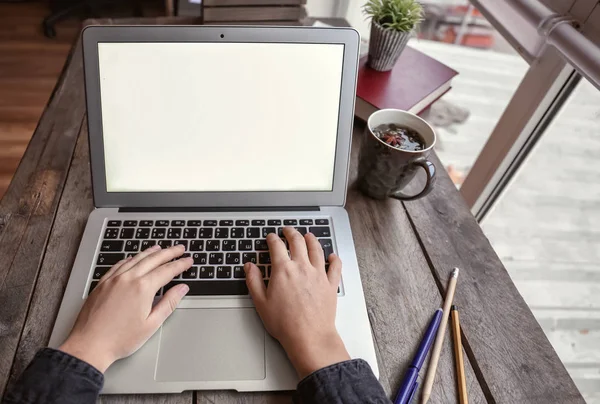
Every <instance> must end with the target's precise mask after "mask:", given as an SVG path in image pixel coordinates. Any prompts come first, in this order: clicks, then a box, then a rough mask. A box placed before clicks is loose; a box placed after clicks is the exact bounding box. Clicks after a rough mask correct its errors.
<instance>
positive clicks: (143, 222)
mask: <svg viewBox="0 0 600 404" xmlns="http://www.w3.org/2000/svg"><path fill="white" fill-rule="evenodd" d="M153 224H154V221H153V220H141V221H140V226H142V227H150V226H152V225H153Z"/></svg>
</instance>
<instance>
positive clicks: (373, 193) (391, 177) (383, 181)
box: [358, 109, 436, 201]
mask: <svg viewBox="0 0 600 404" xmlns="http://www.w3.org/2000/svg"><path fill="white" fill-rule="evenodd" d="M392 123H394V124H396V125H398V126H404V127H408V128H410V129H413V130H415V131H416V132H417V133H419V135H421V137H422V138H423V140H424V141H425V148H424V149H423V150H419V151H410V150H402V149H397V148H396V147H394V146H390V145H389V144H387V143H385V142H384V141H382V140H381V139H379V137H377V135H375V134H374V133H373V130H372V129H373V128H376V127H377V126H379V125H381V124H392ZM435 140H436V136H435V131H434V130H433V128H432V127H431V126H430V125H429V124H428V123H427V122H425V121H424V120H423V119H422V118H420V117H418V116H416V115H415V114H412V113H410V112H407V111H402V110H399V109H382V110H379V111H376V112H374V113H373V114H371V116H370V117H369V119H368V120H367V127H366V128H365V134H364V136H363V140H362V145H361V149H360V157H359V163H358V187H359V189H360V190H361V191H362V192H364V193H365V194H367V195H368V196H370V197H372V198H375V199H384V198H387V197H391V198H396V199H400V200H403V201H411V200H414V199H418V198H421V197H423V196H425V195H427V194H428V193H429V191H431V189H432V188H433V183H434V181H435V166H434V165H433V163H431V162H430V161H429V160H427V157H428V156H429V153H430V152H431V150H432V149H433V146H434V145H435ZM419 168H422V169H423V170H424V171H425V173H426V175H427V182H426V183H425V187H424V188H423V190H422V191H421V192H419V193H417V194H415V195H406V194H404V193H402V192H401V191H402V189H403V188H404V187H406V185H408V183H409V182H410V181H411V180H412V179H413V178H414V177H415V175H416V173H417V170H418V169H419Z"/></svg>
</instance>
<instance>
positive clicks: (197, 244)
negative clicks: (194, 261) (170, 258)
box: [190, 240, 204, 251]
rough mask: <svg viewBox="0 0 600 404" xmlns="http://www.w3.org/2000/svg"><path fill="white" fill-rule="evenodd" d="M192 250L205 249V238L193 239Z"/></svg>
mask: <svg viewBox="0 0 600 404" xmlns="http://www.w3.org/2000/svg"><path fill="white" fill-rule="evenodd" d="M190 251H204V240H192V241H191V242H190Z"/></svg>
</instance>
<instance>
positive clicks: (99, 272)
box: [94, 267, 110, 279]
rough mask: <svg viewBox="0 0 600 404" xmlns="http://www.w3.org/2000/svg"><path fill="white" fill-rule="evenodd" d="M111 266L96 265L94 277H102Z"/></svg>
mask: <svg viewBox="0 0 600 404" xmlns="http://www.w3.org/2000/svg"><path fill="white" fill-rule="evenodd" d="M109 269H110V267H96V268H95V269H94V279H100V278H102V277H103V276H104V274H105V273H107V272H108V270H109Z"/></svg>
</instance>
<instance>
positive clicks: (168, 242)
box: [158, 240, 173, 249]
mask: <svg viewBox="0 0 600 404" xmlns="http://www.w3.org/2000/svg"><path fill="white" fill-rule="evenodd" d="M158 245H159V246H160V248H163V249H164V248H169V247H171V245H173V242H172V241H171V240H158Z"/></svg>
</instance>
